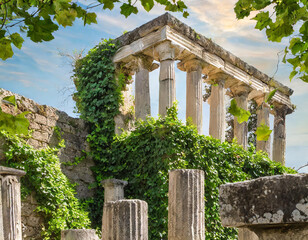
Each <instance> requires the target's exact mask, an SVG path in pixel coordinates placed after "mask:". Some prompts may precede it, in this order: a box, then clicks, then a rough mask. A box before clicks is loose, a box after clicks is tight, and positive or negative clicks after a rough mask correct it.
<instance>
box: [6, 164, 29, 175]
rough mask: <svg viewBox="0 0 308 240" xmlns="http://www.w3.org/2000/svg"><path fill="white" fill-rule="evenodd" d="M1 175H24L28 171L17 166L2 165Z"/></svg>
mask: <svg viewBox="0 0 308 240" xmlns="http://www.w3.org/2000/svg"><path fill="white" fill-rule="evenodd" d="M0 175H13V176H19V177H22V176H24V175H26V172H25V171H22V170H19V169H15V168H9V167H4V166H0Z"/></svg>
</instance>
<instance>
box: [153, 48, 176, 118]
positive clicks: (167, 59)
mask: <svg viewBox="0 0 308 240" xmlns="http://www.w3.org/2000/svg"><path fill="white" fill-rule="evenodd" d="M155 50H156V52H157V53H158V56H159V61H160V72H159V111H158V113H159V114H160V115H161V116H166V114H167V109H168V108H170V107H171V106H172V104H173V102H174V101H175V100H176V95H175V94H176V90H175V73H174V51H175V49H174V48H173V47H172V46H171V44H170V42H163V43H161V44H159V45H158V46H157V47H156V48H155Z"/></svg>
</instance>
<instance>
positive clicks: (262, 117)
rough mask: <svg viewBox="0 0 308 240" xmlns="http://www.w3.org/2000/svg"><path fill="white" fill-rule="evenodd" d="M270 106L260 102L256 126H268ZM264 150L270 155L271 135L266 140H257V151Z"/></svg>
mask: <svg viewBox="0 0 308 240" xmlns="http://www.w3.org/2000/svg"><path fill="white" fill-rule="evenodd" d="M269 116H270V108H269V106H268V104H266V103H264V102H263V103H261V104H260V106H259V109H258V110H257V127H260V126H261V125H262V124H265V125H266V126H270V120H269ZM260 150H261V151H264V152H266V153H267V154H268V156H270V153H271V152H270V151H271V137H269V138H268V140H267V141H257V151H260Z"/></svg>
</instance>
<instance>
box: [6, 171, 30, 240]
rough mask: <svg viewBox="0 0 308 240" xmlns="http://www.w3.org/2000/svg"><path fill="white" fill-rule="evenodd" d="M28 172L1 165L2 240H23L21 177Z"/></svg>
mask: <svg viewBox="0 0 308 240" xmlns="http://www.w3.org/2000/svg"><path fill="white" fill-rule="evenodd" d="M25 174H26V173H25V172H24V171H21V170H17V169H14V168H8V167H3V166H0V240H21V239H22V228H21V198H20V177H21V176H24V175H25Z"/></svg>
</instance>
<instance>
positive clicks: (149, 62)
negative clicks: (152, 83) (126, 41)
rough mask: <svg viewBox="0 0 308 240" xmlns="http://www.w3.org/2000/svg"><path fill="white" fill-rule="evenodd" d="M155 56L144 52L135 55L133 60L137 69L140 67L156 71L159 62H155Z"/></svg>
mask: <svg viewBox="0 0 308 240" xmlns="http://www.w3.org/2000/svg"><path fill="white" fill-rule="evenodd" d="M153 61H154V58H153V57H150V56H147V55H144V54H138V55H135V56H134V59H133V62H134V65H135V68H136V71H138V70H140V69H146V70H148V71H149V72H152V71H154V70H155V69H157V68H158V67H159V65H158V64H157V63H153Z"/></svg>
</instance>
